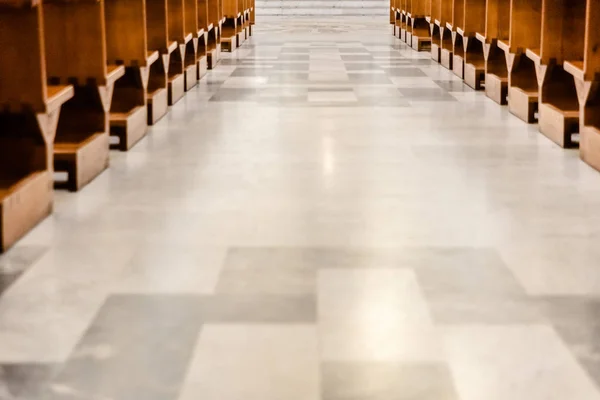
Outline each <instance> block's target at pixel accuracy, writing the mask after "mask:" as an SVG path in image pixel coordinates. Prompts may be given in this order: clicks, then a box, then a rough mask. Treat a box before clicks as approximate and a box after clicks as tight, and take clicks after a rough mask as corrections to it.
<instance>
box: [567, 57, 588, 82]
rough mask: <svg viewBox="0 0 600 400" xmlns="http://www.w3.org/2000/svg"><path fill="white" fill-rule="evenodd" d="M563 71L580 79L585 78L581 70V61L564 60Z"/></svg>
mask: <svg viewBox="0 0 600 400" xmlns="http://www.w3.org/2000/svg"><path fill="white" fill-rule="evenodd" d="M564 68H565V71H567V72H568V73H570V74H571V75H573V76H574V77H575V78H577V79H579V80H580V81H583V80H585V73H584V71H583V61H565V63H564Z"/></svg>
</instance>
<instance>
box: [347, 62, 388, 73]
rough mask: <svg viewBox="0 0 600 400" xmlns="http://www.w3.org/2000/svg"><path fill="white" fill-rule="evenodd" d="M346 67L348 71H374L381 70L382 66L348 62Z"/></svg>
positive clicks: (370, 63) (371, 63)
mask: <svg viewBox="0 0 600 400" xmlns="http://www.w3.org/2000/svg"><path fill="white" fill-rule="evenodd" d="M345 66H346V70H347V71H374V70H380V69H381V66H379V64H377V63H375V62H347V63H345Z"/></svg>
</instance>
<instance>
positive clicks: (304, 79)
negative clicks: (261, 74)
mask: <svg viewBox="0 0 600 400" xmlns="http://www.w3.org/2000/svg"><path fill="white" fill-rule="evenodd" d="M308 76H309V73H308V72H291V73H285V74H281V73H273V74H271V75H269V80H268V81H267V83H269V84H290V83H308Z"/></svg>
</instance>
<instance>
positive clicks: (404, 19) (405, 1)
mask: <svg viewBox="0 0 600 400" xmlns="http://www.w3.org/2000/svg"><path fill="white" fill-rule="evenodd" d="M410 1H411V0H400V40H402V41H403V42H405V43H407V42H408V40H407V32H408V15H407V13H408V6H409V3H410Z"/></svg>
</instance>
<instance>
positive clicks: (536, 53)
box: [525, 49, 542, 65]
mask: <svg viewBox="0 0 600 400" xmlns="http://www.w3.org/2000/svg"><path fill="white" fill-rule="evenodd" d="M525 55H526V56H527V57H528V58H529V59H530V60H531V61H533V62H534V63H535V64H536V65H540V63H541V61H542V58H541V57H540V49H527V50H526V51H525Z"/></svg>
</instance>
